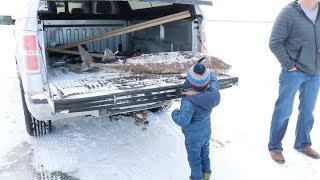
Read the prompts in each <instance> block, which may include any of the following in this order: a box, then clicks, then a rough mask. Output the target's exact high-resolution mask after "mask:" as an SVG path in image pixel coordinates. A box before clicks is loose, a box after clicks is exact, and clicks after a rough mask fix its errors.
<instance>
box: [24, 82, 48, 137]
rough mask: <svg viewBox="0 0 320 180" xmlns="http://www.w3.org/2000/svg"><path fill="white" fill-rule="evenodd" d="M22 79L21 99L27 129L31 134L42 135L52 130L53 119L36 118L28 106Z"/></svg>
mask: <svg viewBox="0 0 320 180" xmlns="http://www.w3.org/2000/svg"><path fill="white" fill-rule="evenodd" d="M19 81H20V92H21V100H22V108H23V112H24V118H25V124H26V130H27V132H28V134H29V135H30V136H42V135H45V134H48V133H49V132H51V120H48V121H40V120H37V119H36V118H34V117H33V116H32V115H31V113H30V111H29V110H28V108H27V104H26V100H25V97H24V90H23V86H22V82H21V79H20V78H19Z"/></svg>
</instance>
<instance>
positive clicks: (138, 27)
mask: <svg viewBox="0 0 320 180" xmlns="http://www.w3.org/2000/svg"><path fill="white" fill-rule="evenodd" d="M190 16H191V14H190V13H189V11H183V12H180V13H176V14H172V15H168V16H164V17H161V18H157V19H153V20H150V21H146V22H142V23H138V24H135V25H132V26H127V27H124V28H121V29H118V30H115V31H112V32H108V33H104V34H100V35H96V36H91V37H88V38H85V39H82V40H79V41H76V42H72V43H69V44H65V45H61V46H57V47H55V49H69V48H71V47H75V46H78V45H83V44H87V43H90V42H94V41H97V40H101V39H106V38H111V37H114V36H119V35H122V34H127V33H130V32H134V31H138V30H142V29H146V28H150V27H154V26H158V25H161V24H165V23H169V22H173V21H178V20H181V19H185V18H188V17H190Z"/></svg>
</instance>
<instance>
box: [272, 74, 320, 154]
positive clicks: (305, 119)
mask: <svg viewBox="0 0 320 180" xmlns="http://www.w3.org/2000/svg"><path fill="white" fill-rule="evenodd" d="M279 84H280V85H279V97H278V99H277V101H276V104H275V108H274V112H273V116H272V121H271V128H270V137H269V144H268V149H269V151H282V150H283V149H282V144H281V141H282V139H283V137H284V135H285V133H286V130H287V126H288V122H289V117H290V115H291V113H292V108H293V102H294V97H295V95H296V92H297V91H298V90H299V92H300V95H299V100H300V103H299V116H298V121H297V125H296V140H295V143H294V148H295V149H296V150H298V151H302V150H303V149H304V148H305V147H306V146H311V138H310V132H311V129H312V126H313V122H314V118H313V110H314V108H315V104H316V101H317V96H318V91H319V85H320V75H311V74H307V73H304V72H302V71H300V70H296V71H287V70H284V69H283V70H282V71H281V73H280V77H279Z"/></svg>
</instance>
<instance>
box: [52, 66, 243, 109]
mask: <svg viewBox="0 0 320 180" xmlns="http://www.w3.org/2000/svg"><path fill="white" fill-rule="evenodd" d="M48 75H49V76H48V79H49V82H50V83H49V87H48V88H49V89H50V92H51V94H50V97H51V100H52V103H53V104H54V105H53V108H54V109H53V110H54V112H55V113H68V112H81V111H90V110H106V113H107V114H116V113H121V112H123V111H126V112H129V111H132V110H139V109H145V108H146V109H148V108H150V107H152V106H153V105H155V106H158V105H157V103H163V102H165V101H169V100H172V99H177V98H180V97H181V86H182V83H183V82H184V80H185V78H184V77H183V76H181V75H178V74H174V75H173V74H161V75H158V74H148V75H137V74H134V75H133V74H130V73H125V74H124V73H105V72H101V71H97V72H90V73H75V72H70V69H69V68H65V67H60V68H54V69H49V70H48ZM219 81H220V84H221V88H227V87H230V86H233V85H234V84H235V83H236V82H237V78H233V77H229V76H219Z"/></svg>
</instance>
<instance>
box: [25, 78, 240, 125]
mask: <svg viewBox="0 0 320 180" xmlns="http://www.w3.org/2000/svg"><path fill="white" fill-rule="evenodd" d="M218 80H219V84H220V88H221V89H226V88H230V87H232V86H234V85H237V84H238V78H237V77H231V76H219V77H218ZM181 92H182V84H180V85H174V86H168V87H159V88H152V89H140V90H133V91H126V92H122V93H114V94H109V95H101V96H95V97H86V98H78V99H61V100H54V101H53V102H52V105H51V106H53V108H52V107H51V106H50V105H49V104H48V101H47V100H45V99H41V100H40V99H33V98H29V99H28V100H27V101H29V104H28V107H30V109H32V110H31V111H30V112H31V113H32V112H33V113H35V114H33V113H32V114H33V116H34V117H35V118H37V119H39V120H48V119H51V120H54V119H61V118H66V117H74V116H81V115H93V116H101V115H112V114H120V113H125V112H132V111H138V110H146V109H152V108H156V107H161V106H163V105H165V104H167V103H168V102H170V101H171V100H173V99H177V98H181V97H182V94H181Z"/></svg>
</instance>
